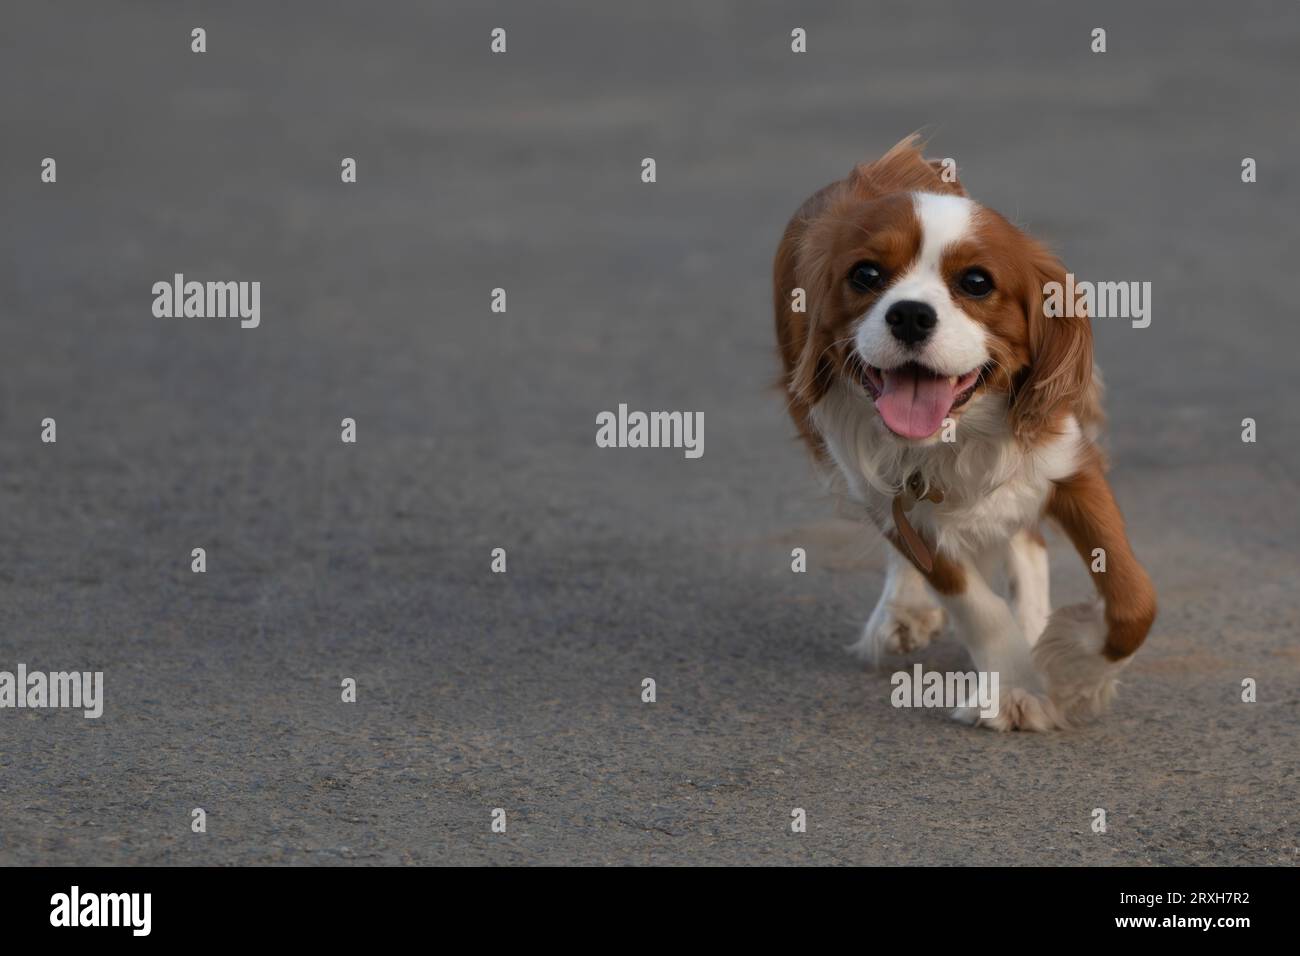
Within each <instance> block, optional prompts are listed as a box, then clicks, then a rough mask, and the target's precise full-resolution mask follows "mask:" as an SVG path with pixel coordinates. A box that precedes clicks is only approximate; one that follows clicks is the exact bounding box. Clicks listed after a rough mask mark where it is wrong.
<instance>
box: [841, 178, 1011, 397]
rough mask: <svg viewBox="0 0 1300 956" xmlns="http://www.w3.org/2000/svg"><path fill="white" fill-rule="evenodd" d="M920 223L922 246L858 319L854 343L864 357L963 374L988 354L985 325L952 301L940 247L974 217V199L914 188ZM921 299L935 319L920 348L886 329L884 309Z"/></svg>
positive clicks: (884, 363)
mask: <svg viewBox="0 0 1300 956" xmlns="http://www.w3.org/2000/svg"><path fill="white" fill-rule="evenodd" d="M912 201H913V204H914V208H915V210H916V218H917V220H918V222H920V224H921V249H920V252H919V253H918V255H917V257H916V261H915V262H913V263H912V265H911V268H909V269H908V271H907V272H906V273H905V274H904V275H903V276H902V277H901V278H900V279H899V280H898V281H897V282H895V283H894V284H893V285H892V286H891V287H890V288H889V290H888V291H887V292H886V293H885V295H884V296H882V297H881V299H880V300H879V301H878V302H877V303H876V304H875V305H874V306H872V308H871V309H870V311H868V312H867V314H866V316H865V318H864V319H863V320H862V322H861V323H860V324H859V325H858V330H857V335H856V340H855V341H856V345H857V348H858V351H859V353H860V354H861V355H862V358H863V361H865V362H866V363H867V364H868V365H874V366H875V367H877V368H894V367H895V366H898V365H902V364H903V363H904V362H907V361H910V360H912V359H919V360H920V361H921V362H923V363H925V364H926V365H928V366H929V367H930V368H932V369H934V370H935V371H936V372H940V373H942V374H944V375H964V374H966V373H967V372H969V371H971V370H972V369H975V368H979V367H980V366H981V365H984V364H985V363H986V362H988V360H989V352H988V348H987V345H986V336H987V333H986V332H985V331H984V326H982V325H981V324H980V323H978V322H976V321H975V320H974V319H972V318H970V317H969V316H968V315H966V313H965V312H963V311H962V310H961V309H960V308H959V307H958V305H957V303H956V302H954V301H953V298H952V293H951V292H950V290H949V288H948V283H947V281H946V280H945V279H944V276H943V272H942V262H943V251H944V250H945V249H946V248H948V246H950V245H952V244H953V243H955V242H958V241H960V240H961V239H962V238H963V237H965V236H966V235H967V234H968V233H969V232H970V229H971V226H972V223H973V222H974V218H975V208H976V207H975V203H973V202H971V200H969V199H967V198H965V197H964V196H946V195H940V194H938V193H914V194H913V196H912ZM908 300H910V301H916V302H925V303H926V304H928V305H929V306H930V307H931V308H933V309H934V311H935V314H936V315H937V316H938V318H939V324H938V325H937V326H936V327H935V329H934V332H933V333H932V334H931V336H930V338H929V339H928V340H927V341H926V343H925V347H924V348H923V349H922V350H921V351H920V352H919V353H913V352H910V351H908V350H907V349H905V348H904V347H903V345H902V343H901V342H899V341H898V340H897V339H896V338H894V336H893V335H892V334H891V333H890V331H889V326H888V325H887V324H886V322H885V313H886V312H888V311H889V308H890V306H892V305H893V304H894V303H895V302H902V301H908Z"/></svg>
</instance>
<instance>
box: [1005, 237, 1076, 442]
mask: <svg viewBox="0 0 1300 956" xmlns="http://www.w3.org/2000/svg"><path fill="white" fill-rule="evenodd" d="M1026 241H1028V242H1030V252H1029V277H1028V282H1027V285H1026V290H1025V303H1024V308H1025V316H1026V319H1027V321H1028V323H1029V341H1028V345H1029V371H1028V374H1027V375H1026V376H1025V377H1024V378H1023V379H1022V380H1021V381H1020V382H1019V383H1018V385H1017V387H1016V389H1015V394H1014V397H1013V401H1012V406H1011V423H1012V429H1013V431H1014V432H1015V435H1016V437H1017V438H1019V439H1020V440H1021V441H1023V442H1030V441H1033V440H1034V438H1035V437H1037V436H1038V435H1039V434H1041V433H1042V432H1043V430H1044V429H1046V428H1049V427H1051V425H1052V424H1053V422H1054V421H1055V420H1056V419H1057V418H1058V417H1059V416H1060V415H1061V414H1063V413H1067V412H1073V413H1078V411H1079V408H1080V405H1081V403H1082V402H1083V401H1084V399H1085V398H1086V397H1087V395H1088V393H1089V389H1090V388H1091V387H1092V375H1093V372H1092V326H1091V324H1090V323H1089V321H1088V316H1087V315H1086V314H1085V310H1084V309H1083V308H1082V306H1081V305H1078V304H1076V303H1073V302H1066V301H1065V289H1066V277H1065V266H1063V265H1062V264H1061V263H1060V261H1059V260H1058V259H1057V258H1056V257H1055V256H1053V255H1052V254H1051V253H1049V252H1048V251H1047V250H1046V249H1044V248H1043V247H1042V246H1040V245H1038V243H1036V242H1033V241H1032V240H1028V239H1027V240H1026ZM1053 284H1055V286H1054V287H1053ZM1049 302H1050V303H1051V305H1052V307H1051V308H1050V309H1049V308H1048V305H1049Z"/></svg>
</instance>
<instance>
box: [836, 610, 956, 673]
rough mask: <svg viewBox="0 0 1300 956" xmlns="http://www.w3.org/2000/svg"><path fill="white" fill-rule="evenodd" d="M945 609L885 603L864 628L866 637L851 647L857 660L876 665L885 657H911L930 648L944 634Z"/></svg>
mask: <svg viewBox="0 0 1300 956" xmlns="http://www.w3.org/2000/svg"><path fill="white" fill-rule="evenodd" d="M946 619H947V618H946V615H945V614H944V610H943V608H941V607H908V606H906V605H902V604H895V603H893V602H884V601H882V602H881V603H880V604H879V605H877V607H876V609H875V610H874V611H873V612H872V613H871V617H870V618H869V619H868V620H867V623H866V624H865V625H863V627H862V636H861V637H860V638H859V639H858V642H857V643H856V644H853V645H851V646H850V647H849V652H850V653H851V654H853V655H854V656H856V657H858V658H860V659H862V660H864V661H870V662H872V663H874V662H875V661H877V660H879V659H880V655H881V654H882V653H889V654H910V653H912V652H913V651H919V650H922V649H923V648H925V647H927V646H928V645H929V643H930V641H931V639H933V638H934V637H935V636H936V635H937V634H938V633H939V632H940V631H942V630H943V625H944V621H945V620H946Z"/></svg>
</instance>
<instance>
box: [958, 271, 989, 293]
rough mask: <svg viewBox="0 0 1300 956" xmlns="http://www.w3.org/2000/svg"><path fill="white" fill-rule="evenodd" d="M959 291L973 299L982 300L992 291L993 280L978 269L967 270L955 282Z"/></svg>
mask: <svg viewBox="0 0 1300 956" xmlns="http://www.w3.org/2000/svg"><path fill="white" fill-rule="evenodd" d="M957 285H958V286H960V287H961V291H963V292H965V293H966V294H967V295H968V296H970V297H972V298H975V299H982V298H984V297H985V296H986V295H988V294H989V293H990V292H992V291H993V279H992V278H991V277H990V276H989V274H988V273H987V272H985V271H984V270H983V269H980V268H974V269H967V270H966V271H965V272H963V273H962V274H961V278H960V279H958V280H957Z"/></svg>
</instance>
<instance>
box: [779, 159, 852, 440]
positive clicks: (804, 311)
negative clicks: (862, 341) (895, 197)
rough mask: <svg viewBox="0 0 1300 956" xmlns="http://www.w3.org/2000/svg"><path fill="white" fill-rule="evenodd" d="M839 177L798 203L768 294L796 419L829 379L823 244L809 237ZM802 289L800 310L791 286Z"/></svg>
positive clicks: (838, 191)
mask: <svg viewBox="0 0 1300 956" xmlns="http://www.w3.org/2000/svg"><path fill="white" fill-rule="evenodd" d="M844 187H845V183H844V181H843V180H841V181H839V182H835V183H831V184H830V185H829V186H826V187H824V188H823V189H820V190H818V191H817V192H816V193H814V194H813V195H812V196H810V197H809V198H808V200H807V201H806V202H805V203H804V204H803V206H802V207H801V208H800V209H799V211H798V212H797V213H795V214H794V217H793V218H792V219H791V220H790V223H789V225H787V226H786V228H785V234H784V235H782V237H781V244H780V245H779V246H778V247H777V250H776V261H775V263H773V268H772V299H773V305H774V307H775V310H776V339H777V344H778V345H779V347H780V349H781V361H782V365H783V366H784V368H785V382H784V384H785V389H786V397H787V402H788V404H789V406H790V414H791V415H792V416H793V417H794V418H795V420H796V421H800V422H801V423H802V422H803V420H804V419H805V418H806V416H807V413H808V412H809V411H810V410H811V409H812V407H813V406H814V405H816V404H817V403H818V402H819V401H821V399H822V397H823V396H824V395H825V394H826V390H827V389H828V388H830V385H831V379H832V371H833V370H832V368H831V356H830V353H829V352H828V351H827V349H828V347H829V346H830V344H831V342H830V338H829V335H830V333H829V332H828V331H827V329H826V323H825V322H824V321H821V320H820V319H819V318H818V314H817V313H818V303H819V301H820V299H821V297H822V295H823V294H824V291H825V290H824V289H823V287H822V286H823V274H822V273H823V271H824V270H825V269H827V268H829V264H828V263H827V262H826V261H824V259H823V255H824V243H821V242H818V241H816V240H815V239H814V240H813V241H810V240H809V233H810V232H812V233H816V232H817V231H818V229H819V226H821V223H819V221H818V218H819V216H820V214H821V213H822V212H823V211H824V210H825V209H826V208H827V207H828V206H831V205H832V204H834V203H835V202H837V201H839V200H840V199H842V198H843V197H844V195H845V188H844ZM799 289H801V290H802V296H801V297H800V300H801V301H800V305H801V309H796V308H795V293H796V290H799Z"/></svg>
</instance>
